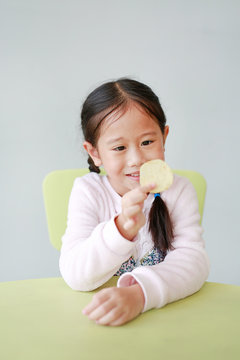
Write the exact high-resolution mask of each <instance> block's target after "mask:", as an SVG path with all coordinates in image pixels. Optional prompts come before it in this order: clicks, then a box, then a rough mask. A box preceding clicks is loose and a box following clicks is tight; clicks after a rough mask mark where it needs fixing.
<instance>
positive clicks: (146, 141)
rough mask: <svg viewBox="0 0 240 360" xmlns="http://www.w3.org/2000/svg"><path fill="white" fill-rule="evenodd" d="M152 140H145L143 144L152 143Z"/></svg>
mask: <svg viewBox="0 0 240 360" xmlns="http://www.w3.org/2000/svg"><path fill="white" fill-rule="evenodd" d="M152 142H153V141H152V140H145V141H143V142H142V146H146V145H150V144H151V143H152Z"/></svg>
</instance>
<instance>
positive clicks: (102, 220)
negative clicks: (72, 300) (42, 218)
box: [59, 178, 134, 291]
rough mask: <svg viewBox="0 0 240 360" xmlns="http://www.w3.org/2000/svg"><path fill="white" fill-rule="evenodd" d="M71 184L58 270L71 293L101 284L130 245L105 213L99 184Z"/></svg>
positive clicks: (111, 273) (81, 181)
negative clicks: (71, 290) (71, 289)
mask: <svg viewBox="0 0 240 360" xmlns="http://www.w3.org/2000/svg"><path fill="white" fill-rule="evenodd" d="M92 185H93V186H91V183H90V184H86V182H84V181H83V180H82V178H79V179H77V180H76V181H75V183H74V186H73V189H72V192H71V196H70V200H69V207H68V221H67V229H66V232H65V234H64V236H63V238H62V248H61V254H60V260H59V267H60V272H61V274H62V277H63V278H64V280H65V281H66V283H67V284H68V285H69V286H70V287H71V288H73V289H74V290H80V291H90V290H93V289H96V288H97V287H99V286H101V285H102V284H104V283H105V282H106V281H107V280H109V279H110V278H111V277H112V276H113V275H114V274H115V272H116V271H117V270H118V269H119V267H120V266H121V264H122V263H123V262H124V261H126V260H127V259H128V258H129V257H130V256H131V252H132V249H133V247H134V243H133V242H131V241H128V240H127V239H125V238H124V237H122V235H121V234H120V233H119V231H118V229H117V227H116V224H115V221H114V219H115V216H116V215H114V216H113V215H112V216H111V214H109V207H108V201H107V199H106V196H104V194H103V193H102V192H101V191H99V188H100V187H101V184H99V183H98V184H97V186H96V184H92Z"/></svg>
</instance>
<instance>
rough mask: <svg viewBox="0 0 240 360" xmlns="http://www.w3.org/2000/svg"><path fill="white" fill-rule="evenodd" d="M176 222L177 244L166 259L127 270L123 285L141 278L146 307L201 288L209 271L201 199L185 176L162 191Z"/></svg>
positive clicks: (149, 307) (170, 300) (139, 280)
mask: <svg viewBox="0 0 240 360" xmlns="http://www.w3.org/2000/svg"><path fill="white" fill-rule="evenodd" d="M162 197H163V200H164V201H165V202H166V204H167V206H168V209H169V212H170V217H171V219H172V223H173V233H174V240H173V243H172V245H173V247H174V249H173V250H171V251H169V252H168V254H167V255H166V257H165V259H164V261H163V262H161V263H159V264H157V265H153V266H140V267H138V268H136V269H134V270H133V271H132V272H131V273H125V274H123V275H122V276H121V277H120V278H119V280H118V285H117V286H119V287H122V286H129V285H130V284H131V283H132V278H134V279H135V281H137V282H138V283H139V284H140V286H141V288H142V290H143V293H144V296H145V306H144V309H143V311H147V310H149V309H151V308H160V307H163V306H164V305H166V304H167V303H171V302H173V301H176V300H179V299H182V298H184V297H186V296H189V295H191V294H193V293H195V292H196V291H198V290H199V289H200V288H201V287H202V285H203V283H204V282H205V280H206V279H207V277H208V274H209V260H208V256H207V254H206V251H205V246H204V241H203V239H202V227H201V226H200V224H199V221H200V215H199V211H198V199H197V194H196V191H195V189H194V187H193V185H192V184H191V183H190V182H189V181H188V180H187V179H184V178H180V177H178V178H177V179H176V182H175V185H173V189H171V188H170V189H168V190H167V191H165V193H163V195H162Z"/></svg>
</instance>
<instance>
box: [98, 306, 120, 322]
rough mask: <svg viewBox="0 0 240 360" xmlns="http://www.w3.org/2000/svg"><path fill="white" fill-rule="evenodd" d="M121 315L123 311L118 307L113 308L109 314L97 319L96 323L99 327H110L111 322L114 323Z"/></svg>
mask: <svg viewBox="0 0 240 360" xmlns="http://www.w3.org/2000/svg"><path fill="white" fill-rule="evenodd" d="M122 315H123V311H122V310H121V309H120V308H119V307H114V308H113V309H112V310H110V311H109V312H107V313H105V314H104V315H103V316H102V317H101V318H99V319H98V320H97V321H96V323H97V324H99V325H111V323H112V322H115V321H116V320H117V319H119V318H120V317H121V316H122Z"/></svg>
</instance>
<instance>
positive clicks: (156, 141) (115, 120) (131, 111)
mask: <svg viewBox="0 0 240 360" xmlns="http://www.w3.org/2000/svg"><path fill="white" fill-rule="evenodd" d="M168 130H169V128H168V126H166V127H165V131H164V134H162V131H161V129H160V127H159V125H158V123H157V121H156V120H154V118H153V117H151V116H150V115H149V114H148V113H147V112H145V111H144V110H143V109H142V108H141V107H140V106H139V105H138V104H136V103H134V102H132V103H131V104H130V106H129V107H128V108H127V110H126V111H125V112H124V113H123V114H122V115H120V117H119V112H118V113H116V112H115V113H112V114H111V115H110V116H109V117H107V118H106V119H105V120H104V122H103V124H102V125H101V129H100V135H99V138H98V142H97V146H96V147H93V146H92V145H91V144H90V143H89V142H87V141H85V142H84V148H85V149H86V150H87V151H88V153H89V155H90V156H91V157H92V159H93V161H94V163H95V165H96V166H101V165H103V166H104V169H105V171H106V173H107V176H108V179H109V182H110V184H111V185H112V187H113V188H114V190H115V191H116V192H117V193H118V194H119V195H121V196H123V195H124V194H125V193H126V192H128V191H130V190H132V189H133V188H135V187H136V186H139V180H140V167H141V165H142V164H143V163H145V162H146V161H148V160H153V159H162V160H164V144H165V140H166V138H167V135H168Z"/></svg>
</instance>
